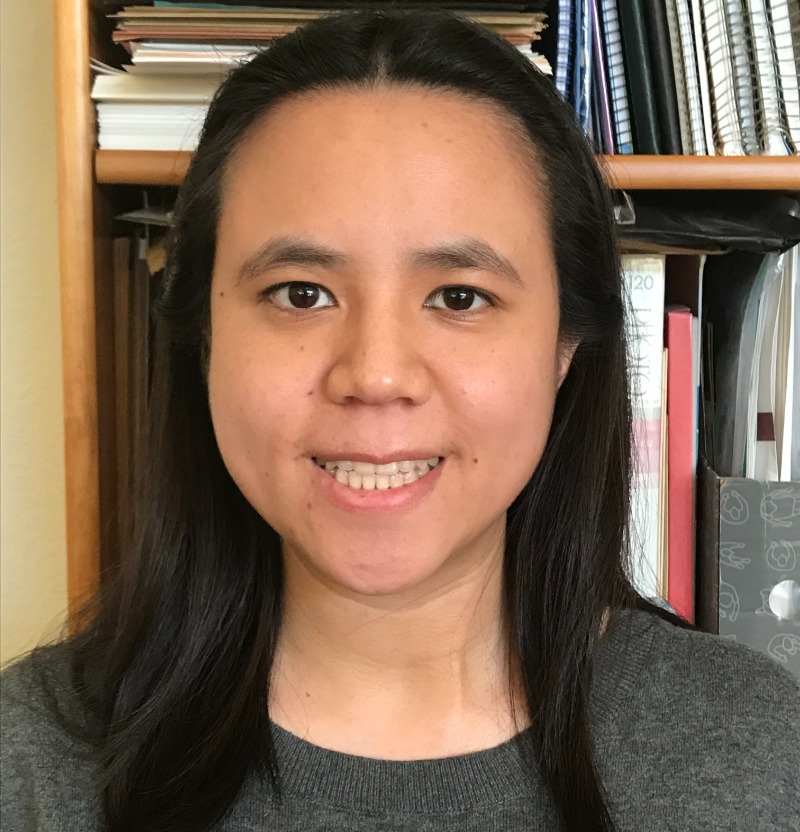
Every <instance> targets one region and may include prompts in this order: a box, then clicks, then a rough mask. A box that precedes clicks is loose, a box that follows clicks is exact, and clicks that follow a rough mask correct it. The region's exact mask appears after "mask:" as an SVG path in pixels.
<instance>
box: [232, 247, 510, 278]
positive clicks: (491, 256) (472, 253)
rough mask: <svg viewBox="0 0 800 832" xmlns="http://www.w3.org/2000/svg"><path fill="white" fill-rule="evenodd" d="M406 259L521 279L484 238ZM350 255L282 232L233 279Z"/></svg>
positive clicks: (341, 261) (333, 264)
mask: <svg viewBox="0 0 800 832" xmlns="http://www.w3.org/2000/svg"><path fill="white" fill-rule="evenodd" d="M408 263H409V265H410V266H411V268H413V269H417V270H422V269H445V270H453V271H455V270H459V269H479V270H481V271H488V272H494V273H495V274H497V275H499V276H500V277H504V278H507V279H508V280H510V281H511V282H512V283H514V284H515V285H517V286H523V285H524V282H523V280H522V278H521V276H520V274H519V272H518V271H517V269H516V268H515V267H514V265H513V263H512V262H511V261H510V260H509V259H508V258H507V257H504V256H503V255H502V254H500V253H499V252H498V251H496V250H495V249H494V248H492V246H490V245H489V243H487V242H486V241H485V240H481V239H479V238H477V237H459V238H458V239H456V240H453V241H451V242H448V243H444V244H442V245H438V246H432V247H430V248H424V249H418V250H416V251H413V252H411V254H410V256H409V258H408ZM349 264H350V258H349V257H348V256H347V255H346V254H344V253H343V252H341V251H337V250H336V249H333V248H329V247H327V246H323V245H320V244H319V243H315V242H312V241H311V240H307V239H303V238H299V237H291V236H281V237H274V238H273V239H271V240H268V241H267V242H266V243H265V244H264V245H263V246H261V247H260V248H259V249H258V251H256V252H255V253H254V254H253V255H251V256H250V257H248V258H247V260H245V262H244V263H243V264H242V266H241V267H240V268H239V270H238V271H237V275H236V283H237V285H241V284H242V283H246V282H248V281H250V280H253V279H254V278H256V277H258V276H259V275H261V274H264V272H267V271H270V270H271V269H277V268H285V267H287V266H300V267H304V266H305V267H316V268H322V269H329V270H336V269H342V268H344V267H346V266H347V265H349Z"/></svg>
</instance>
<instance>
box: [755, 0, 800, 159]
mask: <svg viewBox="0 0 800 832" xmlns="http://www.w3.org/2000/svg"><path fill="white" fill-rule="evenodd" d="M745 2H746V8H747V12H748V22H749V31H750V60H751V61H752V62H753V66H754V68H755V80H756V91H757V96H758V102H759V118H758V125H757V131H758V144H759V149H760V152H761V153H763V154H764V155H766V156H786V155H789V154H791V153H792V145H791V142H790V140H789V133H788V125H787V124H786V119H785V113H784V108H783V100H782V96H781V90H780V84H781V81H780V77H779V74H778V65H777V61H776V60H775V37H774V33H773V31H772V22H771V20H770V17H769V14H768V13H767V3H766V0H745Z"/></svg>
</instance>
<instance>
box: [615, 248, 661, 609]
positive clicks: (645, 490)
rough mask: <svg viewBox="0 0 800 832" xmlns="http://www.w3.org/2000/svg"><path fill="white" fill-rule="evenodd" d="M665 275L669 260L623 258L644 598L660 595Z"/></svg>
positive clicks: (637, 548)
mask: <svg viewBox="0 0 800 832" xmlns="http://www.w3.org/2000/svg"><path fill="white" fill-rule="evenodd" d="M664 272H665V258H664V257H663V256H632V255H631V256H626V257H623V258H622V280H623V288H624V292H625V296H626V337H627V340H628V360H629V370H630V383H631V403H632V408H633V424H634V443H633V463H634V475H633V481H632V488H631V516H630V523H629V543H630V550H631V568H632V570H633V571H632V574H631V576H630V577H631V580H632V582H633V584H634V586H635V587H636V589H637V591H638V592H640V593H641V594H642V595H643V596H644V597H656V596H658V595H659V581H658V575H659V568H658V567H659V564H658V551H659V540H660V537H661V531H660V524H659V497H660V458H661V418H662V406H663V405H664V404H665V402H663V401H662V367H663V364H662V361H663V355H662V353H663V349H664Z"/></svg>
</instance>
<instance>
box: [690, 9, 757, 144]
mask: <svg viewBox="0 0 800 832" xmlns="http://www.w3.org/2000/svg"><path fill="white" fill-rule="evenodd" d="M738 6H739V3H738V0H703V8H702V12H703V46H704V48H705V57H706V62H707V64H708V72H709V80H710V82H711V85H710V86H711V90H710V92H711V107H712V123H713V132H714V149H715V150H716V152H717V153H718V154H719V155H721V156H744V155H745V153H746V150H745V142H744V134H745V132H747V133H748V135H750V134H752V136H751V137H752V140H755V110H754V108H753V107H752V106H750V107H749V109H748V104H747V102H746V100H745V99H746V94H747V92H748V91H749V90H750V89H751V87H750V81H749V78H747V79H745V78H744V77H743V76H742V75H741V70H742V69H743V66H742V57H743V55H742V46H744V47H745V50H744V55H745V56H746V54H747V52H746V40H745V37H744V31H743V27H741V26H739V27H738V29H736V28H734V22H735V19H736V13H737V12H738V11H739V9H738V8H736V7H738ZM730 7H734V8H733V9H732V10H731V11H732V12H733V14H729V13H728V12H729V9H730ZM734 55H736V56H737V57H736V59H734ZM737 63H738V64H739V65H738V66H737V65H736V64H737ZM737 92H738V93H740V94H741V95H742V100H741V104H742V106H741V111H740V107H739V103H740V102H739V99H738V96H737ZM748 141H750V139H748ZM751 147H754V142H753V144H752V145H751Z"/></svg>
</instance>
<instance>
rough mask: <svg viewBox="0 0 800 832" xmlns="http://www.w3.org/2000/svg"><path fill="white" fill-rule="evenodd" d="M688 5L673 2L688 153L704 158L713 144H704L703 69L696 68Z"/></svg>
mask: <svg viewBox="0 0 800 832" xmlns="http://www.w3.org/2000/svg"><path fill="white" fill-rule="evenodd" d="M689 3H690V0H675V8H676V11H677V15H678V29H679V32H680V44H681V54H682V56H683V74H684V77H685V79H686V100H687V102H688V106H689V127H690V130H691V136H692V146H691V151H690V152H691V153H692V154H693V155H695V156H705V155H707V154H709V153H711V152H712V149H713V144H708V143H707V142H706V131H705V122H704V119H703V100H702V96H701V94H700V67H701V66H703V67H704V64H701V65H700V66H698V63H697V51H696V49H695V39H694V28H693V24H692V11H691V7H690V5H689Z"/></svg>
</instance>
